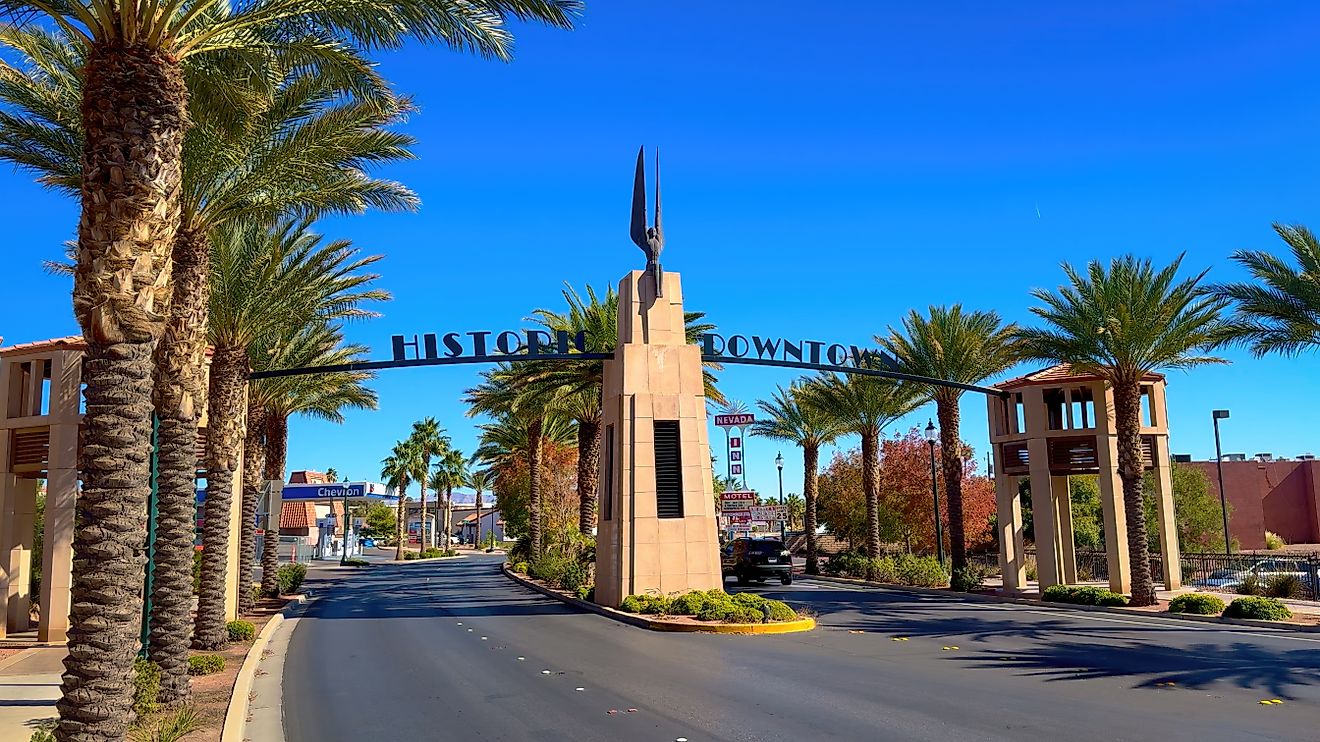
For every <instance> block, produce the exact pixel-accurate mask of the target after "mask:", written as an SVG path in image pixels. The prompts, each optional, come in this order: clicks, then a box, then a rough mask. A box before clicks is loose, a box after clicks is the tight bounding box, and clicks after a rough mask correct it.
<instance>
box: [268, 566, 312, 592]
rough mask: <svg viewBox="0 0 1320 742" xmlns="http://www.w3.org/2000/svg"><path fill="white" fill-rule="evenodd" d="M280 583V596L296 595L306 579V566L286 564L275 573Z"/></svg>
mask: <svg viewBox="0 0 1320 742" xmlns="http://www.w3.org/2000/svg"><path fill="white" fill-rule="evenodd" d="M275 574H276V577H277V579H278V580H279V583H280V595H296V594H297V593H298V588H300V587H302V584H303V580H305V579H307V565H306V564H286V565H284V566H282V567H280V569H279V571H278V572H276V573H275Z"/></svg>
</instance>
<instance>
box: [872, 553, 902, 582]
mask: <svg viewBox="0 0 1320 742" xmlns="http://www.w3.org/2000/svg"><path fill="white" fill-rule="evenodd" d="M869 563H870V564H872V565H874V570H873V571H874V576H875V581H876V582H902V581H903V578H902V575H901V573H900V571H899V566H898V560H897V559H895V558H894V557H891V556H884V557H877V558H876V559H871V560H869Z"/></svg>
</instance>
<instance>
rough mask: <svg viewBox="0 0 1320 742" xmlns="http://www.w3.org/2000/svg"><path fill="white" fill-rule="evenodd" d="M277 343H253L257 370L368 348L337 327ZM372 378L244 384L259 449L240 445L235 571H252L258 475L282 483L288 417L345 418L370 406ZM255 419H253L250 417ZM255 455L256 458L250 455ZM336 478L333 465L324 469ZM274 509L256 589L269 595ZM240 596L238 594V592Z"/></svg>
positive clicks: (273, 584) (343, 359) (360, 353)
mask: <svg viewBox="0 0 1320 742" xmlns="http://www.w3.org/2000/svg"><path fill="white" fill-rule="evenodd" d="M275 346H276V347H273V348H262V347H258V348H257V349H256V350H255V352H254V353H253V354H252V358H253V367H254V369H256V370H261V371H269V370H275V369H281V368H307V367H316V366H335V365H339V364H344V363H352V362H354V361H361V360H363V359H364V358H365V357H366V354H367V352H368V349H367V348H366V346H363V345H355V344H350V345H344V344H343V335H342V333H341V332H340V328H339V327H337V326H335V325H327V324H320V323H318V324H315V325H312V326H310V327H306V328H301V329H300V330H298V331H297V332H296V333H295V334H294V335H293V337H292V338H291V339H289V340H287V341H286V340H284V339H282V338H279V339H277V341H276V343H275ZM372 377H373V374H370V373H367V372H344V373H328V374H310V375H300V376H281V377H275V378H266V379H259V380H256V381H253V382H251V383H250V384H249V386H248V429H247V436H248V438H252V437H256V438H257V440H259V441H261V447H260V449H259V450H257V451H255V452H254V453H248V452H249V451H252V448H251V446H249V445H247V444H245V446H244V454H243V511H244V513H245V515H244V523H243V532H242V534H243V535H242V541H241V544H242V547H241V550H240V554H241V558H240V566H239V570H240V572H239V573H240V574H242V575H250V574H252V562H251V557H250V556H249V555H250V554H252V553H253V552H255V550H256V543H255V537H256V533H255V521H256V519H255V517H254V516H255V513H256V507H257V502H258V500H259V499H260V485H261V481H262V477H263V476H264V478H265V479H266V480H278V481H281V482H282V481H284V465H285V458H286V454H287V451H288V438H289V417H290V416H291V415H295V414H301V415H305V416H307V417H311V418H314V419H318V420H325V421H327V422H332V423H343V422H344V414H343V412H344V410H346V409H375V408H376V393H375V392H373V391H372V390H370V389H368V388H367V387H365V386H364V384H365V382H366V381H367V380H369V379H371V378H372ZM254 414H256V415H257V416H258V418H259V419H258V420H255V421H254V420H253V415H254ZM252 456H255V458H251V457H252ZM326 476H327V477H328V478H330V481H332V482H333V481H336V479H337V476H338V475H337V474H336V473H335V472H334V469H330V470H328V471H327V472H326ZM279 516H280V514H279V513H270V514H269V519H268V522H267V524H266V525H267V528H266V535H265V543H264V545H263V549H262V556H261V591H262V593H263V594H267V595H270V594H274V593H275V592H276V591H277V590H278V587H279V581H278V575H277V573H278V571H279V555H278V550H279V543H280V534H279ZM240 597H241V596H240Z"/></svg>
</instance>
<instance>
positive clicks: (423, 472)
mask: <svg viewBox="0 0 1320 742" xmlns="http://www.w3.org/2000/svg"><path fill="white" fill-rule="evenodd" d="M410 440H411V441H412V444H413V447H414V448H416V449H417V454H418V456H419V457H420V460H419V462H418V463H419V464H420V465H421V466H420V468H419V469H418V470H417V473H416V474H415V475H414V479H416V480H417V484H418V485H419V486H420V487H421V499H422V501H421V504H420V508H421V514H422V522H421V525H420V526H418V529H419V530H418V534H417V535H418V537H419V539H420V540H419V541H418V543H419V544H421V548H422V549H426V548H427V547H429V546H430V545H431V543H432V541H433V540H434V537H435V534H431V536H432V539H431V540H427V538H426V485H427V477H428V476H429V475H430V471H431V459H433V458H437V457H443V456H444V455H445V454H446V453H448V452H449V438H448V437H447V436H446V435H445V429H444V428H442V427H440V423H438V422H436V419H435V418H433V417H428V418H426V419H424V420H419V421H418V422H415V423H413V429H412V436H411V438H410ZM435 494H436V498H437V499H438V498H439V497H440V492H439V490H437V491H436V493H435ZM445 548H448V546H446V547H445Z"/></svg>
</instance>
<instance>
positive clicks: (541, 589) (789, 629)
mask: <svg viewBox="0 0 1320 742" xmlns="http://www.w3.org/2000/svg"><path fill="white" fill-rule="evenodd" d="M500 569H501V571H503V572H504V576H505V577H508V578H509V579H510V580H513V581H514V582H516V583H518V584H519V585H522V586H523V587H527V588H531V589H532V590H535V591H536V592H538V593H540V594H542V595H544V596H546V597H549V598H554V599H556V600H559V601H562V602H564V603H568V604H569V605H571V606H574V607H577V608H581V609H582V610H584V611H590V612H592V613H595V614H596V615H598V616H604V617H606V618H610V619H613V620H615V621H618V622H619V623H626V624H628V625H629V626H636V627H637V628H639V629H649V630H650V631H668V632H677V633H689V634H697V633H701V634H793V633H797V632H800V631H811V630H812V629H814V628H816V619H814V618H803V619H799V620H797V621H780V622H778V623H712V624H693V623H687V622H683V621H665V620H663V619H658V618H647V617H644V616H637V615H634V614H632V613H624V612H623V611H616V610H615V609H613V608H607V607H605V606H603V605H597V604H596V603H591V602H589V601H586V600H579V599H577V598H574V597H570V596H568V595H564V594H563V593H561V592H559V591H557V590H552V589H550V588H548V587H546V586H544V585H539V584H537V583H535V582H532V581H531V580H529V579H527V578H525V577H523V576H522V575H520V574H518V573H517V572H514V571H513V570H511V569H509V565H508V564H507V563H505V564H504V565H503V566H501V567H500Z"/></svg>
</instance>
